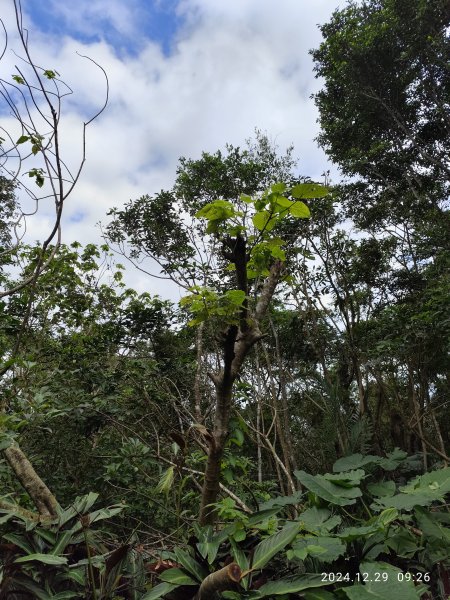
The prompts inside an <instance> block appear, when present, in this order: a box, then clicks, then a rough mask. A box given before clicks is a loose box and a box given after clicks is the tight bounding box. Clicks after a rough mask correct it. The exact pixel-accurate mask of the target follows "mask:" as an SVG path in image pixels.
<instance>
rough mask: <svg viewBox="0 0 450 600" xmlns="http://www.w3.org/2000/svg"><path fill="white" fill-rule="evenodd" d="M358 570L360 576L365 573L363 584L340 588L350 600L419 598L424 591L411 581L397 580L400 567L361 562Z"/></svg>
mask: <svg viewBox="0 0 450 600" xmlns="http://www.w3.org/2000/svg"><path fill="white" fill-rule="evenodd" d="M359 570H360V573H361V575H362V577H366V575H367V581H366V582H365V585H361V584H357V585H353V586H351V587H344V588H341V589H342V591H343V592H345V593H346V594H347V596H348V597H349V598H350V600H392V599H393V598H395V600H420V597H421V594H422V593H423V591H424V590H420V589H419V588H418V587H417V588H416V586H415V585H414V583H413V582H412V581H405V580H403V581H399V574H401V573H402V571H401V569H397V568H396V567H393V566H392V565H388V564H386V563H382V562H362V563H361V564H360V566H359ZM383 574H384V577H385V579H386V580H383ZM377 579H378V581H377Z"/></svg>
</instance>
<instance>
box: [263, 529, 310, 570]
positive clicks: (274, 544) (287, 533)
mask: <svg viewBox="0 0 450 600" xmlns="http://www.w3.org/2000/svg"><path fill="white" fill-rule="evenodd" d="M300 528H301V523H298V522H296V521H294V522H290V523H287V524H286V525H285V526H284V527H283V529H281V531H279V532H278V533H275V534H274V535H271V536H270V537H268V538H266V539H264V540H263V541H262V542H260V543H259V544H258V545H257V546H256V548H255V552H254V554H253V563H252V569H253V570H256V569H262V568H263V567H264V566H265V565H266V564H267V563H268V562H269V560H270V559H271V558H272V557H273V556H275V554H277V553H278V552H280V551H281V550H283V548H285V547H286V546H287V545H288V544H290V543H291V542H292V541H293V540H294V539H295V537H296V535H297V534H298V532H299V531H300Z"/></svg>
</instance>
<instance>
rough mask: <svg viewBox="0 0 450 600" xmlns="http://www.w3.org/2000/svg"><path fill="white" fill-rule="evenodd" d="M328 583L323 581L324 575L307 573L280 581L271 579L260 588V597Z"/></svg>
mask: <svg viewBox="0 0 450 600" xmlns="http://www.w3.org/2000/svg"><path fill="white" fill-rule="evenodd" d="M324 585H326V583H324V582H323V578H322V575H319V574H315V573H313V574H306V575H300V576H299V577H293V578H291V579H279V580H278V581H269V583H266V584H264V585H263V586H261V587H260V588H259V590H258V592H259V594H260V595H259V596H258V598H268V597H270V596H280V595H282V594H295V593H297V592H301V591H302V590H307V589H308V588H314V587H321V586H324Z"/></svg>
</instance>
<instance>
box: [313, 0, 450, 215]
mask: <svg viewBox="0 0 450 600" xmlns="http://www.w3.org/2000/svg"><path fill="white" fill-rule="evenodd" d="M449 23H450V13H449V9H448V3H447V2H446V1H445V0H436V1H435V2H427V1H426V0H413V1H411V2H408V1H406V0H364V1H363V2H361V3H360V2H349V3H348V5H347V7H346V8H344V9H342V10H337V11H335V12H334V13H333V16H332V19H331V21H330V22H329V23H326V24H325V25H323V26H322V27H321V31H322V35H323V37H324V41H323V42H322V44H321V45H320V47H319V48H318V49H316V50H314V51H312V56H313V59H314V61H315V70H316V73H317V76H318V77H323V78H324V81H325V85H324V87H323V89H322V90H321V91H319V92H318V93H317V94H316V95H315V101H316V104H317V107H318V109H319V114H320V125H321V133H320V134H319V137H318V140H319V143H320V144H321V145H322V146H323V147H324V149H325V150H326V152H327V153H328V154H329V156H330V157H331V158H332V159H333V160H334V161H335V162H336V163H337V164H338V165H339V166H340V167H341V169H342V171H343V172H344V174H346V175H350V176H357V177H358V178H359V179H360V181H359V183H358V184H355V185H353V186H352V187H351V188H350V190H349V196H353V198H352V199H351V205H352V206H353V207H354V210H353V214H356V215H357V217H358V218H359V221H360V222H362V223H366V224H367V223H369V222H372V223H373V222H375V223H376V222H379V220H380V218H381V221H382V222H386V219H388V220H391V221H392V220H393V222H394V223H399V222H402V221H405V220H407V221H408V220H409V219H410V217H411V214H412V213H416V214H417V213H418V215H419V218H424V216H425V215H427V216H428V217H429V216H430V215H431V212H432V211H437V212H438V213H439V214H442V208H443V203H444V204H445V200H446V198H447V197H448V188H449V175H450V163H449V158H448V157H449V139H450V118H449V111H448V97H449V94H450V75H449V70H448V61H447V57H448V54H449V50H450V39H449V36H448V26H449ZM369 198H370V200H369ZM381 203H382V206H384V209H383V211H381V214H380V204H381Z"/></svg>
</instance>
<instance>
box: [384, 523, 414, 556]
mask: <svg viewBox="0 0 450 600" xmlns="http://www.w3.org/2000/svg"><path fill="white" fill-rule="evenodd" d="M385 543H386V546H388V547H389V548H392V550H393V551H394V553H395V554H396V555H397V556H401V557H402V558H412V557H413V556H414V554H415V553H416V552H417V551H418V550H420V549H421V546H420V544H419V543H418V540H417V538H416V537H415V536H414V535H413V534H412V533H411V532H410V531H408V530H407V529H403V528H402V529H398V531H397V533H395V534H394V535H389V537H388V539H387V540H386V542H385Z"/></svg>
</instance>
